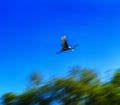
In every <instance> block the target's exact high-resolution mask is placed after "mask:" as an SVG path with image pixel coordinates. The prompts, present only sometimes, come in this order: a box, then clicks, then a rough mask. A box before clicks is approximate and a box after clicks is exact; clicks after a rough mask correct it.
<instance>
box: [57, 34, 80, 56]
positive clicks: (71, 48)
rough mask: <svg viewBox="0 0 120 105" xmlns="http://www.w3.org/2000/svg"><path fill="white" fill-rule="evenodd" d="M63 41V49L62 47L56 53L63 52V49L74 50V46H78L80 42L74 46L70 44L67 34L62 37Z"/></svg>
mask: <svg viewBox="0 0 120 105" xmlns="http://www.w3.org/2000/svg"><path fill="white" fill-rule="evenodd" d="M61 42H62V49H61V51H59V52H57V53H56V54H59V53H61V52H63V51H68V50H74V48H75V47H77V46H78V44H77V45H74V46H73V47H70V46H68V43H67V40H66V36H63V37H62V38H61Z"/></svg>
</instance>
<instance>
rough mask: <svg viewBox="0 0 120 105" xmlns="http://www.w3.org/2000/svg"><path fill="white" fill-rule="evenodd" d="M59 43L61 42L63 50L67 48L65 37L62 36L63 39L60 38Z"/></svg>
mask: <svg viewBox="0 0 120 105" xmlns="http://www.w3.org/2000/svg"><path fill="white" fill-rule="evenodd" d="M61 41H62V47H63V48H64V49H67V48H69V46H68V43H67V41H66V37H65V36H63V37H62V38H61Z"/></svg>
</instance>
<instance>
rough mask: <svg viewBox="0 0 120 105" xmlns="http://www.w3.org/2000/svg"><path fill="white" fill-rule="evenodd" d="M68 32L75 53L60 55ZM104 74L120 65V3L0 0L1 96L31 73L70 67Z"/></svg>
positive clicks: (19, 88) (46, 74) (49, 73)
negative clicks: (62, 38)
mask: <svg viewBox="0 0 120 105" xmlns="http://www.w3.org/2000/svg"><path fill="white" fill-rule="evenodd" d="M62 35H66V36H67V39H68V43H69V44H70V45H73V44H76V43H77V44H80V46H79V47H77V48H76V50H75V51H74V52H71V51H68V52H64V53H61V54H60V55H56V52H57V51H59V50H60V49H61V43H60V39H61V36H62ZM74 65H79V66H81V67H88V68H91V69H95V71H96V72H97V73H99V75H100V77H104V78H105V76H104V74H105V72H106V70H110V71H111V73H113V72H114V70H116V69H118V68H119V67H120V1H119V0H114V1H109V0H106V1H104V0H96V1H94V0H93V1H92V2H90V1H89V0H79V1H74V2H72V1H69V0H68V1H64V0H58V1H55V0H50V1H47V0H46V1H40V0H12V1H11V0H10V1H8V0H5V1H2V2H1V3H0V71H1V73H0V81H1V82H0V94H3V93H5V92H9V91H14V92H18V93H19V92H20V91H22V90H23V89H24V88H25V87H26V86H27V82H28V77H29V75H30V74H31V73H32V72H34V71H38V72H40V73H41V74H42V75H43V76H44V77H46V78H48V77H50V78H51V77H54V76H63V75H65V74H67V72H68V70H69V69H68V68H69V67H70V66H74Z"/></svg>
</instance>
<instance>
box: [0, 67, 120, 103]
mask: <svg viewBox="0 0 120 105" xmlns="http://www.w3.org/2000/svg"><path fill="white" fill-rule="evenodd" d="M41 80H42V79H41V76H40V75H39V73H33V74H32V75H31V76H30V81H31V83H32V85H31V88H29V89H27V90H26V91H25V92H23V93H21V94H19V95H17V94H14V93H6V94H4V95H3V96H2V104H3V105H53V102H57V103H56V105H120V70H118V71H116V72H115V74H114V75H113V78H112V80H111V81H109V82H106V83H101V82H100V80H99V78H98V75H97V74H96V73H95V72H93V70H89V69H85V68H82V69H81V68H79V67H77V68H76V67H75V68H72V70H71V71H70V74H69V76H67V77H64V78H59V77H58V78H54V79H52V80H50V81H49V82H47V83H45V84H41ZM54 105H55V104H54Z"/></svg>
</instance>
